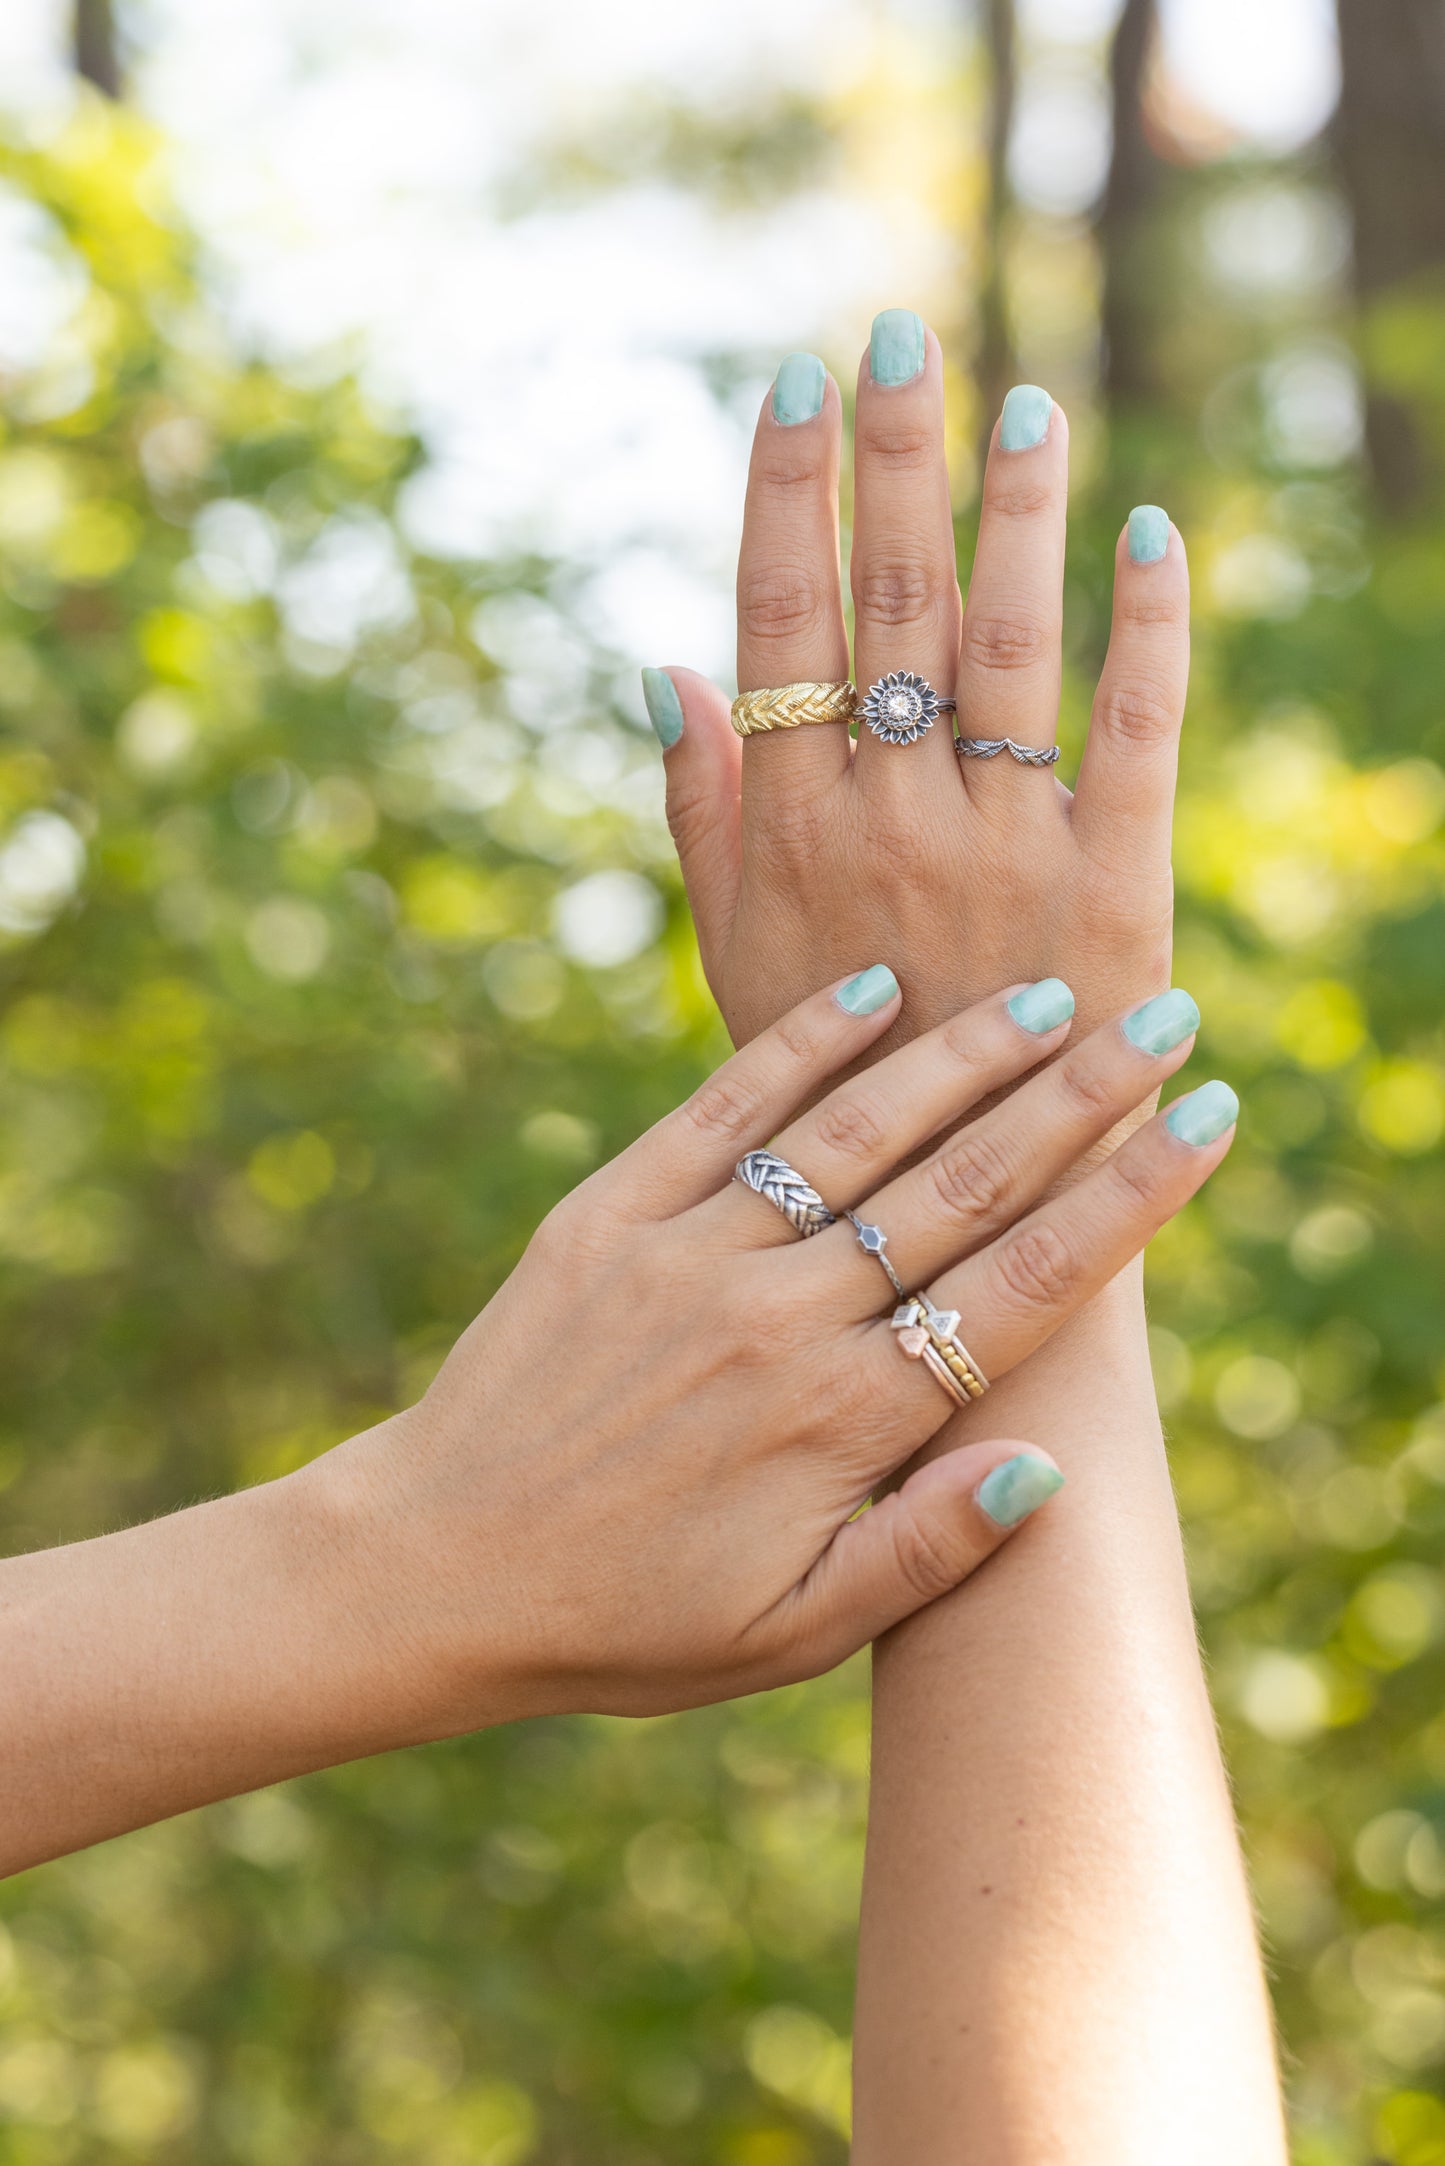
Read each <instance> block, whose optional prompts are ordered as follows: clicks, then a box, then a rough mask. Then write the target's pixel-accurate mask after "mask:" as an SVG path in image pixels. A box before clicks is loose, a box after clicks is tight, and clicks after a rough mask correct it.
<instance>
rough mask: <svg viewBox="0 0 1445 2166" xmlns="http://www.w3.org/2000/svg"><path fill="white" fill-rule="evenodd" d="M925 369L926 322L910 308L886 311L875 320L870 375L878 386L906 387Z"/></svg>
mask: <svg viewBox="0 0 1445 2166" xmlns="http://www.w3.org/2000/svg"><path fill="white" fill-rule="evenodd" d="M922 366H923V318H922V317H921V316H915V315H914V313H913V310H912V309H911V308H885V309H883V310H882V312H881V313H880V314H879V315H877V316H875V317H874V318H873V335H872V337H871V338H870V339H869V341H868V372H869V374H870V375H871V376H872V378H873V381H874V383H875V384H906V383H907V382H908V381H909V379H910V378H911V377H914V376H916V375H917V374H918V372H919V370H920V369H921V368H922Z"/></svg>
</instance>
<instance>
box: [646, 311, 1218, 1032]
mask: <svg viewBox="0 0 1445 2166" xmlns="http://www.w3.org/2000/svg"><path fill="white" fill-rule="evenodd" d="M841 430H842V414H841V405H840V401H839V397H838V391H837V387H836V385H835V384H834V383H833V382H832V380H831V379H830V378H829V377H827V375H826V373H825V371H824V369H823V366H822V363H821V362H817V361H813V360H812V359H811V357H810V356H807V355H795V356H792V357H790V359H789V360H788V361H787V362H785V363H784V364H783V367H782V368H781V369H780V370H779V372H778V379H777V383H776V385H775V387H774V390H773V392H772V394H771V395H770V396H769V398H768V400H767V401H766V402H765V404H764V407H763V410H762V414H761V416H760V418H759V421H758V428H757V435H756V438H755V441H754V446H753V458H752V469H751V474H750V477H749V483H748V496H747V509H746V514H745V518H744V525H743V539H742V550H741V555H740V559H739V564H738V683H739V686H740V688H741V689H742V690H744V691H749V690H752V689H754V688H757V687H763V686H776V685H785V684H790V683H794V682H801V681H825V682H831V681H837V680H842V679H845V678H847V677H848V675H849V666H848V638H847V632H846V630H845V626H844V619H843V605H842V599H841V596H840V592H839V579H838V463H839V447H840V438H841ZM1009 447H1015V448H1009ZM1067 489H1068V426H1067V423H1066V421H1065V418H1064V414H1063V411H1062V409H1061V408H1060V407H1058V406H1056V405H1054V404H1053V403H1052V401H1051V400H1050V399H1049V398H1048V396H1047V394H1045V393H1043V392H1040V391H1036V390H1033V389H1031V388H1030V387H1027V386H1025V387H1021V389H1020V390H1019V391H1016V392H1012V393H1010V396H1009V399H1008V401H1007V402H1006V404H1005V410H1004V416H1003V418H1002V422H1001V425H1000V428H999V429H998V430H996V431H995V435H994V439H993V444H992V448H991V451H990V454H989V460H988V469H987V474H986V477H985V482H984V493H983V513H982V521H981V525H980V530H979V538H978V551H977V555H976V557H975V560H974V567H973V576H972V579H971V582H970V585H969V593H968V606H967V608H966V609H964V608H963V607H962V605H961V602H960V598H959V591H958V583H957V577H956V572H955V554H954V534H953V520H952V514H951V510H950V502H949V486H948V473H947V467H946V464H945V460H944V448H943V375H942V360H941V355H940V352H939V347H938V342H937V340H936V339H935V338H934V336H933V334H932V333H931V332H927V333H926V332H925V331H924V328H923V325H922V324H921V323H920V322H919V320H918V318H917V317H916V316H913V315H912V314H911V313H910V312H909V311H907V310H900V309H891V310H888V311H887V312H886V313H885V315H883V316H881V317H879V318H878V319H877V322H876V323H875V325H874V330H873V339H872V344H871V347H870V351H869V354H867V355H865V356H864V359H863V362H862V364H861V367H860V370H859V378H858V395H857V410H856V421H855V427H854V519H853V539H852V557H851V564H850V571H851V580H852V594H853V604H854V629H855V668H854V671H853V675H854V676H855V678H856V681H857V684H858V686H859V689H860V691H861V690H863V689H865V688H866V687H867V686H868V685H869V684H870V683H872V682H873V681H874V680H876V679H877V678H878V677H880V676H882V675H883V674H884V673H885V672H888V671H893V670H913V671H916V672H918V673H919V674H921V675H922V676H924V677H926V678H928V679H929V681H930V682H931V683H932V684H933V686H934V688H935V690H936V691H938V692H939V693H941V694H945V695H948V694H954V693H955V692H956V695H957V699H958V726H959V730H960V733H961V734H963V735H966V736H971V737H985V738H1000V737H1011V738H1013V739H1014V740H1015V741H1016V742H1018V743H1020V744H1024V745H1029V746H1047V745H1050V744H1052V743H1053V741H1054V737H1055V733H1056V726H1057V720H1058V706H1059V686H1060V675H1061V664H1060V641H1061V630H1062V593H1063V566H1064V530H1065V513H1066V499H1067ZM1188 667H1189V586H1188V573H1187V569H1186V565H1185V558H1184V547H1183V543H1182V542H1181V540H1180V538H1179V536H1178V534H1177V533H1176V532H1175V530H1174V529H1173V527H1171V526H1170V525H1169V524H1168V522H1167V520H1166V519H1165V518H1164V515H1163V514H1162V513H1160V512H1157V511H1153V510H1151V509H1149V508H1147V507H1146V508H1145V509H1144V510H1142V511H1140V512H1138V513H1136V514H1135V515H1134V516H1133V517H1132V518H1131V520H1130V524H1129V530H1128V532H1127V534H1126V535H1124V536H1121V538H1120V543H1119V551H1118V561H1117V576H1116V588H1115V603H1114V627H1113V637H1112V640H1111V642H1110V646H1109V653H1108V659H1107V661H1106V662H1105V665H1104V671H1103V676H1102V678H1101V680H1100V683H1099V690H1098V696H1097V699H1096V700H1095V703H1094V711H1093V719H1092V722H1091V724H1090V729H1089V740H1088V745H1087V748H1086V750H1085V754H1084V759H1083V764H1082V767H1081V770H1080V773H1079V779H1078V789H1077V794H1076V795H1074V796H1071V795H1070V793H1069V791H1068V790H1067V789H1065V788H1064V787H1063V785H1062V784H1061V783H1060V782H1058V781H1057V780H1056V779H1055V777H1054V775H1053V774H1052V773H1051V772H1050V771H1049V770H1048V769H1040V768H1034V767H1027V766H1021V765H1020V764H1018V763H1017V762H1016V761H1015V760H1013V759H1012V758H1011V757H1010V756H1009V755H1008V754H1006V753H1005V754H1002V755H1000V756H998V757H996V758H993V759H988V760H985V759H979V758H970V759H966V760H965V759H960V758H959V757H958V756H957V755H956V754H955V752H954V751H953V747H952V743H951V731H950V728H949V723H948V719H947V717H946V716H945V717H943V718H942V719H941V720H940V721H939V722H938V723H937V724H935V726H934V727H933V729H932V730H931V731H930V732H929V733H928V735H927V736H925V737H923V738H922V739H921V740H920V741H918V742H917V743H915V744H912V745H891V744H883V743H881V742H879V741H878V740H877V739H875V738H874V737H873V736H871V735H870V734H869V732H868V731H867V730H866V729H862V728H860V730H859V735H858V744H857V750H856V753H855V752H853V751H852V750H851V748H850V744H849V738H848V732H847V729H846V727H844V726H843V725H841V724H833V725H822V726H810V727H804V728H800V729H790V730H776V731H773V732H771V733H769V734H767V735H762V736H756V737H750V738H749V739H748V740H747V741H746V742H745V743H740V742H739V740H738V739H737V738H736V737H735V736H734V735H733V732H732V730H731V727H730V726H729V721H728V702H727V700H726V698H725V696H724V695H723V694H722V693H721V692H719V691H718V690H717V689H716V687H715V686H713V685H711V684H709V683H708V682H707V680H706V679H705V678H702V677H699V676H696V675H695V674H694V673H693V672H692V671H690V670H686V669H672V670H670V671H668V672H667V673H666V674H664V673H663V672H660V671H648V672H646V673H645V683H646V689H647V694H648V707H649V711H650V713H651V714H652V717H653V721H654V726H655V727H656V729H657V733H658V736H659V738H660V739H661V740H662V741H663V744H664V746H665V747H666V748H667V759H666V770H667V799H668V813H669V818H670V820H671V823H672V827H673V832H674V835H675V837H676V840H677V846H678V853H679V856H680V858H681V861H682V869H683V875H684V878H685V879H686V882H687V888H688V895H689V899H690V901H691V903H692V909H693V915H694V918H695V920H696V924H697V932H698V940H699V944H700V947H701V950H702V958H703V964H704V968H705V969H706V971H707V975H708V981H709V983H710V985H711V986H712V989H713V992H714V994H715V995H716V998H717V1001H718V1005H719V1006H720V1007H721V1009H722V1011H723V1014H724V1016H725V1018H726V1020H727V1023H728V1027H729V1029H730V1030H731V1032H732V1035H733V1038H734V1041H735V1042H736V1043H739V1044H743V1043H746V1041H747V1040H748V1039H749V1038H751V1037H752V1036H753V1035H754V1034H755V1033H756V1032H757V1031H758V1030H760V1029H761V1028H762V1027H763V1026H764V1025H765V1024H766V1023H769V1022H771V1021H773V1019H774V1018H775V1017H776V1016H777V1015H779V1014H780V1013H781V1012H782V1011H783V1010H784V1009H786V1008H788V1007H790V1006H791V1005H792V1004H793V1003H794V1002H795V1001H796V1000H797V999H798V998H799V996H800V994H801V993H802V992H803V990H804V989H805V988H806V987H808V986H809V985H815V984H817V983H819V982H820V981H821V980H823V979H826V978H827V977H828V976H829V975H830V974H832V973H834V972H839V971H841V970H842V969H843V968H845V967H846V964H847V960H848V958H849V957H850V956H855V955H857V954H859V953H860V952H862V953H867V952H868V951H869V950H870V949H871V950H872V951H873V952H874V953H877V952H879V951H880V950H881V951H882V952H883V953H885V954H888V955H892V956H894V957H895V958H901V962H900V966H899V967H900V973H901V976H902V980H903V988H904V992H905V994H906V995H907V1004H906V1008H905V1010H904V1011H903V1014H902V1016H901V1018H900V1023H899V1032H898V1035H900V1036H901V1035H908V1034H911V1033H912V1032H914V1031H919V1030H926V1029H928V1028H930V1027H931V1026H932V1025H933V1024H935V1023H938V1022H940V1021H941V1020H942V1019H943V1018H944V1017H945V1016H947V1015H951V1014H953V1013H954V1012H955V1011H956V1010H957V1009H958V1008H959V1007H961V1006H963V1005H964V1004H965V1003H966V1002H968V1001H970V1000H974V999H976V998H977V997H978V996H979V995H980V994H981V993H982V992H985V991H986V990H988V989H989V988H990V987H993V986H996V985H1002V984H1006V983H1008V982H1009V981H1011V980H1016V979H1018V978H1021V977H1024V976H1028V977H1040V978H1041V977H1045V976H1050V975H1057V976H1060V977H1064V978H1066V979H1067V980H1068V982H1069V983H1070V984H1071V985H1072V986H1073V987H1074V990H1075V993H1076V994H1077V996H1078V1001H1079V1013H1080V1018H1081V1020H1082V1021H1084V1022H1090V1021H1093V1020H1097V1019H1098V1018H1100V1017H1101V1016H1104V1015H1108V1014H1113V1013H1115V1012H1117V1010H1118V1009H1119V1008H1120V1007H1121V1006H1122V1005H1123V1004H1124V1002H1125V1001H1126V1000H1128V999H1129V998H1130V997H1134V996H1137V994H1138V993H1139V992H1140V991H1142V990H1147V989H1150V988H1152V987H1156V986H1162V985H1164V984H1167V982H1168V973H1169V954H1170V929H1171V909H1172V886H1171V879H1170V870H1169V834H1170V822H1171V817H1172V810H1173V796H1174V775H1175V758H1176V749H1177V743H1178V736H1179V728H1180V723H1181V720H1182V716H1183V710H1184V695H1185V686H1186V680H1187V675H1188Z"/></svg>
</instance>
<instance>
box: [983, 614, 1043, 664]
mask: <svg viewBox="0 0 1445 2166" xmlns="http://www.w3.org/2000/svg"><path fill="white" fill-rule="evenodd" d="M1046 644H1047V642H1046V640H1045V636H1044V630H1043V627H1042V625H1040V624H1036V623H1035V622H1033V620H1032V619H1031V618H1028V617H973V618H965V619H964V626H963V651H964V654H965V656H966V658H967V659H968V660H969V661H970V662H972V663H973V664H974V665H975V666H976V667H977V668H979V669H1028V668H1030V667H1032V665H1033V664H1034V663H1035V662H1040V661H1042V660H1043V656H1044V650H1045V646H1046Z"/></svg>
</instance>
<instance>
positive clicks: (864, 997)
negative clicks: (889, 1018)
mask: <svg viewBox="0 0 1445 2166" xmlns="http://www.w3.org/2000/svg"><path fill="white" fill-rule="evenodd" d="M897 991H898V980H897V979H896V978H895V977H894V975H893V973H892V971H891V970H890V969H889V968H888V965H887V964H886V963H875V964H874V965H873V967H872V969H871V970H860V971H859V973H858V975H857V977H856V978H850V979H849V980H848V983H847V984H846V985H840V986H839V988H838V990H837V992H836V993H835V994H834V995H833V998H834V999H835V1000H836V1001H837V1003H838V1005H839V1007H840V1008H846V1010H847V1012H848V1013H849V1015H876V1014H877V1013H878V1010H879V1009H880V1008H886V1007H887V1005H888V1003H889V1001H890V1000H891V999H892V998H893V996H894V994H895V993H896V992H897Z"/></svg>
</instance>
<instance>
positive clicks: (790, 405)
mask: <svg viewBox="0 0 1445 2166" xmlns="http://www.w3.org/2000/svg"><path fill="white" fill-rule="evenodd" d="M827 388H828V371H827V370H826V369H825V368H824V366H823V364H822V362H821V361H820V360H819V359H818V356H817V355H816V354H815V353H790V354H788V355H786V356H785V357H784V359H783V360H781V361H780V362H779V363H778V373H777V375H776V376H775V377H774V378H773V419H774V421H781V423H782V424H783V427H784V428H785V429H791V428H793V427H794V426H795V424H796V423H798V422H799V421H814V420H816V419H817V417H818V415H819V414H820V413H821V412H822V411H823V393H824V392H825V391H826V390H827Z"/></svg>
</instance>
